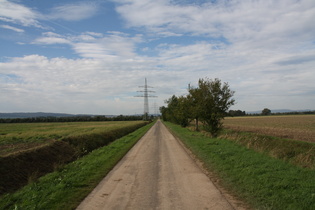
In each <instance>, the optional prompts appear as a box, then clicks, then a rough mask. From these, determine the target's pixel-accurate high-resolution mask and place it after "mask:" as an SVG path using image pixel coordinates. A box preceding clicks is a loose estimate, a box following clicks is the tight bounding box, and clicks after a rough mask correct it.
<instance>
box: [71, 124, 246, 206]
mask: <svg viewBox="0 0 315 210" xmlns="http://www.w3.org/2000/svg"><path fill="white" fill-rule="evenodd" d="M77 209H89V210H90V209H214V210H219V209H222V210H223V209H224V210H229V209H243V208H242V207H241V206H238V204H237V202H236V200H234V199H231V196H229V195H225V193H224V192H223V191H222V190H220V189H218V187H217V186H216V185H215V184H214V183H213V182H212V181H211V180H210V179H209V177H208V176H207V175H206V174H205V173H204V172H203V170H202V168H201V167H199V166H198V164H197V163H196V161H195V160H194V159H193V158H192V157H191V155H189V152H187V150H186V149H185V148H184V147H183V145H182V144H181V143H179V141H178V140H177V139H176V138H175V137H174V136H173V135H172V134H171V133H170V132H169V131H168V130H167V128H166V127H165V126H164V125H163V124H162V123H161V122H160V121H157V123H156V124H155V125H154V126H153V127H152V128H151V129H150V130H149V131H148V132H147V133H146V135H145V136H144V137H143V138H142V139H140V140H139V142H138V143H137V144H136V145H135V146H134V147H133V148H132V149H131V150H130V151H129V152H128V154H127V155H126V156H125V157H124V158H123V159H122V160H121V161H120V162H119V163H118V164H117V165H116V166H115V167H114V169H113V170H112V171H111V172H110V173H109V174H108V175H107V176H106V177H105V178H104V179H103V180H102V181H101V182H100V183H99V185H98V186H97V187H96V188H95V189H94V191H92V192H91V193H90V195H88V196H87V197H86V198H85V200H84V201H83V202H82V203H81V204H80V205H79V206H78V208H77Z"/></svg>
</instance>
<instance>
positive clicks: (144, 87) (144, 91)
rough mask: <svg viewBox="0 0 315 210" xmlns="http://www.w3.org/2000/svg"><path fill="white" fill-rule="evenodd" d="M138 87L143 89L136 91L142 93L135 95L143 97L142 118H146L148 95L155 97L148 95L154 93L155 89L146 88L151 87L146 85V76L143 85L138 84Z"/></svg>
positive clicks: (147, 115) (147, 114)
mask: <svg viewBox="0 0 315 210" xmlns="http://www.w3.org/2000/svg"><path fill="white" fill-rule="evenodd" d="M139 88H143V90H140V91H137V92H142V93H143V95H138V96H135V97H143V98H144V108H143V120H148V117H149V97H150V98H151V97H157V96H153V95H149V93H155V91H151V90H148V88H153V87H151V86H148V85H147V78H145V80H144V86H139Z"/></svg>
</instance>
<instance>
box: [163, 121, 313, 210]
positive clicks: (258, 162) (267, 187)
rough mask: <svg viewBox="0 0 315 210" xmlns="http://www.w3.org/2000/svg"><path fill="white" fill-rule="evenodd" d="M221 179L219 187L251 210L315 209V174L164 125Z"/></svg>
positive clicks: (180, 128) (256, 153) (179, 128)
mask: <svg viewBox="0 0 315 210" xmlns="http://www.w3.org/2000/svg"><path fill="white" fill-rule="evenodd" d="M164 123H165V125H166V126H167V127H168V128H169V129H170V130H171V132H172V133H173V134H175V135H176V136H177V137H178V138H180V139H181V140H182V141H183V143H184V144H185V145H186V146H187V147H188V148H189V149H190V150H191V151H192V152H193V153H194V154H195V155H196V156H197V157H198V158H199V159H200V160H201V161H202V162H204V164H205V166H206V167H207V168H208V169H209V170H211V171H212V172H214V173H215V174H216V175H217V176H219V178H220V185H222V186H223V187H225V188H226V189H227V190H228V191H230V192H232V193H233V194H234V195H237V197H238V198H240V199H241V200H243V201H245V202H246V203H247V204H249V205H250V206H251V207H252V208H254V209H277V210H280V209H315V170H311V169H307V168H302V167H298V166H294V165H292V164H290V163H287V162H285V161H282V160H279V159H275V158H272V157H270V156H268V155H266V154H262V153H258V152H255V151H254V150H252V149H248V148H246V147H244V146H241V145H239V144H236V143H235V142H232V141H228V140H224V139H215V138H210V137H207V136H205V135H204V134H202V133H198V132H194V131H191V130H189V129H186V128H182V127H180V126H178V125H175V124H171V123H168V122H164Z"/></svg>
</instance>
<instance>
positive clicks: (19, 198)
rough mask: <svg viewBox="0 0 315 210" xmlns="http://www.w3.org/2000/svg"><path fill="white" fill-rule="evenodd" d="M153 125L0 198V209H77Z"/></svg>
mask: <svg viewBox="0 0 315 210" xmlns="http://www.w3.org/2000/svg"><path fill="white" fill-rule="evenodd" d="M153 124H154V123H150V124H148V125H146V126H144V127H142V128H139V129H138V130H136V131H135V132H133V133H130V134H128V135H127V136H124V137H122V138H120V139H118V140H116V141H114V142H112V143H111V144H109V145H108V146H105V147H102V148H100V149H97V150H94V151H92V152H91V153H90V154H88V155H86V156H84V157H82V158H80V159H78V160H77V161H74V162H72V163H70V164H68V165H66V166H65V167H62V168H60V169H59V170H57V171H55V172H53V173H50V174H47V175H46V176H43V177H41V178H40V179H39V180H38V181H36V182H34V183H31V184H29V185H27V186H25V187H24V188H22V189H21V190H19V191H17V192H15V193H12V194H6V195H4V196H2V197H1V198H0V209H74V208H76V207H77V205H79V204H80V202H81V201H82V200H83V199H84V197H85V196H87V195H88V194H89V193H90V192H91V191H92V190H93V189H94V188H95V187H96V185H97V184H98V183H99V182H100V181H101V180H102V179H103V178H104V177H105V176H106V174H107V173H108V172H109V171H110V170H111V169H112V168H113V167H114V166H115V165H116V164H117V163H118V161H119V160H120V159H121V158H122V157H123V156H124V155H125V154H126V153H127V152H128V151H129V150H130V148H132V146H133V145H134V144H135V143H136V142H137V141H138V140H139V139H140V138H141V137H142V136H143V135H144V134H145V133H146V132H147V131H148V130H149V129H150V128H151V127H152V125H153Z"/></svg>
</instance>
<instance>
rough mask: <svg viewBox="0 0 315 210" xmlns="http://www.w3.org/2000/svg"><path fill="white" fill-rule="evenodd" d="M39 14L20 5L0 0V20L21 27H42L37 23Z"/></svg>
mask: <svg viewBox="0 0 315 210" xmlns="http://www.w3.org/2000/svg"><path fill="white" fill-rule="evenodd" d="M38 17H39V14H38V13H37V12H35V11H33V10H31V9H30V8H28V7H25V6H23V5H21V4H17V3H14V2H10V1H7V0H0V20H1V21H4V22H10V23H16V24H20V25H23V26H35V27H40V28H41V27H42V26H41V25H40V23H39V22H38V21H37V19H38Z"/></svg>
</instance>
